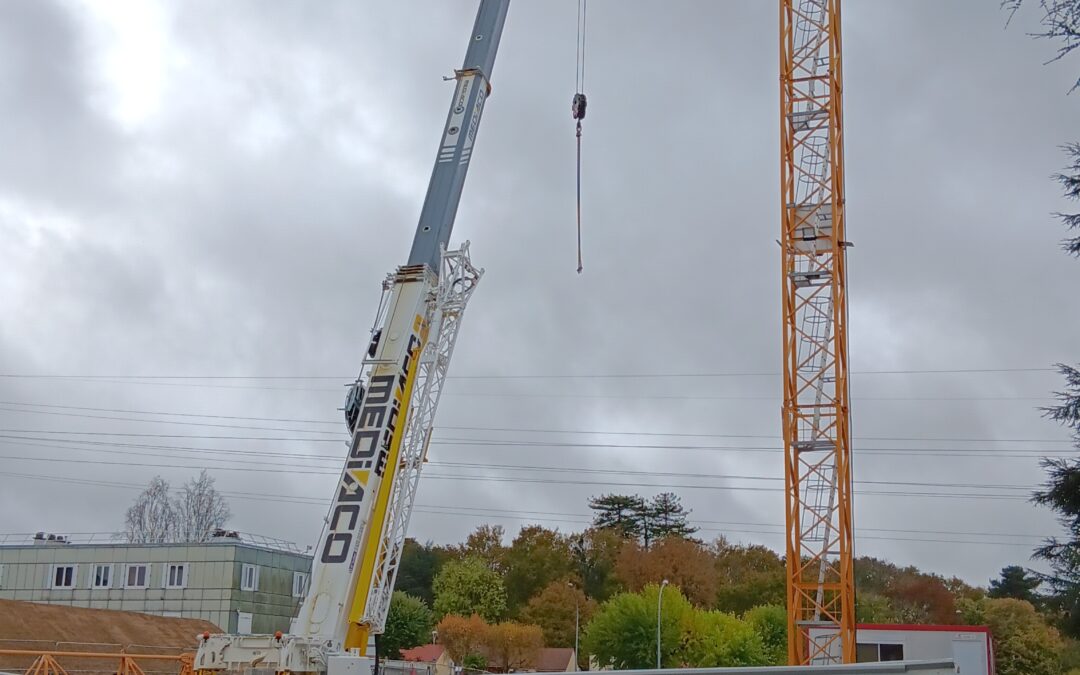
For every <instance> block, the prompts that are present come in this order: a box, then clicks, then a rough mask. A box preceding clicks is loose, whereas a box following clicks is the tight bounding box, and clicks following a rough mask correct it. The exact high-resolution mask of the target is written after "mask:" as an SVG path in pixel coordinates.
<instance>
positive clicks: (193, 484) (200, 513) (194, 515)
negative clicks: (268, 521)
mask: <svg viewBox="0 0 1080 675" xmlns="http://www.w3.org/2000/svg"><path fill="white" fill-rule="evenodd" d="M174 509H175V511H176V515H177V534H178V536H179V538H180V541H183V542H204V541H210V537H211V536H212V535H213V533H214V530H216V529H219V528H221V527H223V526H224V525H225V522H226V521H228V520H229V517H230V516H231V515H232V512H231V511H230V510H229V505H228V503H227V502H226V501H225V498H224V497H222V496H221V493H220V492H218V491H217V489H215V488H214V479H213V478H211V477H210V474H209V473H207V472H206V469H203V470H202V473H200V474H199V476H198V478H192V479H191V480H189V481H188V482H187V483H185V484H184V487H183V488H182V489H181V492H180V495H179V496H177V498H176V502H175V504H174Z"/></svg>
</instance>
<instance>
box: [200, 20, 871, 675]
mask: <svg viewBox="0 0 1080 675" xmlns="http://www.w3.org/2000/svg"><path fill="white" fill-rule="evenodd" d="M509 4H510V0H480V8H479V11H478V12H477V16H476V21H475V24H474V27H473V31H472V35H471V38H470V41H469V47H468V49H467V51H466V54H465V62H464V65H463V66H462V68H461V70H458V71H455V75H454V78H453V79H455V80H456V82H457V84H456V87H455V89H454V96H453V98H452V99H451V103H450V111H449V113H448V115H447V119H446V124H445V126H444V129H443V135H442V139H441V142H440V145H439V149H438V153H437V155H436V160H435V168H434V169H433V171H432V175H431V181H430V183H429V184H428V190H427V196H426V198H425V200H424V205H423V209H422V211H421V214H420V221H419V223H418V225H417V228H416V235H415V237H414V239H413V244H412V249H411V251H410V254H409V259H408V263H407V264H405V265H403V266H401V267H399V268H398V269H397V270H396V271H395V272H393V273H391V274H389V275H388V276H387V278H386V280H385V281H384V283H383V298H382V300H381V302H380V303H379V309H378V311H377V314H376V319H375V323H374V327H373V331H372V339H371V342H370V345H369V348H368V352H367V358H366V359H364V362H363V366H362V368H361V373H360V375H359V376H358V377H357V379H356V382H355V383H354V384H353V386H352V388H351V389H350V391H349V394H348V396H347V398H346V403H345V418H346V425H347V427H348V430H349V433H350V435H351V441H350V443H349V453H348V456H347V458H346V461H345V467H344V469H343V471H342V474H341V479H340V481H339V482H338V485H337V487H336V491H335V494H334V498H333V502H332V504H331V507H330V511H329V514H328V515H327V517H326V521H325V524H324V527H323V530H322V533H321V535H320V538H319V541H318V545H317V548H316V550H315V557H314V561H313V566H312V574H311V581H310V585H309V588H308V589H307V592H306V594H305V597H304V600H303V603H302V604H301V607H300V612H299V614H298V616H297V619H296V620H295V622H294V624H293V626H292V628H291V630H290V633H289V634H288V635H284V634H282V633H281V632H278V633H276V634H275V635H251V636H245V635H211V634H206V633H204V634H203V635H202V636H200V644H199V649H198V653H197V654H196V659H195V664H194V667H195V669H196V670H203V671H219V670H226V669H247V668H260V669H266V670H274V671H277V672H283V671H288V672H294V673H315V672H318V673H328V674H329V675H346V674H348V675H369V674H370V672H371V669H372V667H373V666H374V664H375V659H374V650H373V648H372V644H373V643H372V640H373V637H374V636H375V635H377V634H379V633H381V632H382V630H383V627H384V624H385V621H386V615H387V611H388V610H389V606H390V597H391V594H392V592H393V587H394V580H395V578H396V575H397V569H398V564H399V562H400V560H401V551H402V546H403V544H404V541H405V532H406V529H407V527H408V524H409V517H410V515H411V513H412V507H413V502H414V499H415V495H416V487H417V483H418V481H419V477H420V470H421V467H422V465H423V462H424V458H425V456H426V454H427V448H428V443H429V441H430V439H431V431H432V425H433V423H434V417H435V410H436V408H437V406H438V403H439V396H440V394H441V392H442V386H443V383H444V381H445V378H446V373H447V368H448V366H449V363H450V357H451V356H452V354H453V350H454V343H455V340H456V338H457V334H458V330H459V328H460V326H461V319H462V316H463V313H464V311H465V306H466V304H467V302H468V300H469V298H470V297H471V295H472V292H473V290H474V289H475V287H476V284H477V282H478V281H479V280H480V277H481V275H482V274H483V270H479V269H477V268H475V267H473V265H472V262H471V259H470V256H469V245H468V242H466V243H465V244H464V245H462V246H461V247H460V248H459V249H457V250H448V245H449V240H450V233H451V231H452V229H453V224H454V218H455V216H456V213H457V206H458V202H459V201H460V199H461V191H462V188H463V185H464V182H465V176H466V173H467V171H468V168H469V160H470V159H471V157H472V152H473V147H474V145H475V141H476V134H477V130H478V128H479V125H480V118H481V115H482V113H483V109H484V102H485V100H486V99H487V97H488V95H489V94H490V93H491V87H490V84H489V78H490V76H491V71H492V67H493V65H494V63H495V54H496V52H497V50H498V47H499V40H500V38H501V35H502V29H503V25H504V23H505V20H506V14H507V10H508V8H509ZM779 5H780V46H781V63H780V67H781V74H780V75H781V77H780V88H781V97H780V98H781V194H782V200H783V203H782V228H781V234H782V238H781V240H780V242H779V243H780V245H781V250H782V263H783V271H784V283H783V321H784V326H783V328H784V341H783V344H784V407H783V411H782V414H783V428H784V446H785V486H786V487H785V501H786V504H787V508H786V526H787V556H786V561H787V574H788V576H787V605H788V641H789V644H788V656H789V660H790V662H791V663H792V664H820V663H825V662H830V661H841V660H842V661H844V662H853V661H854V660H855V625H854V617H855V613H854V584H853V580H852V566H851V561H852V531H853V528H852V520H851V469H850V466H851V464H850V426H849V395H848V383H847V375H848V366H847V329H846V325H847V295H846V249H847V247H849V246H850V243H849V242H847V241H846V240H845V215H844V207H845V199H844V171H843V114H842V92H843V87H842V68H841V54H840V0H779ZM579 95H580V94H579ZM583 116H584V97H583V96H582V98H581V99H580V102H579V99H578V96H575V99H574V117H575V119H579V118H580V117H583ZM579 121H580V119H579ZM579 129H580V126H579ZM579 134H580V131H579ZM365 369H366V371H365ZM822 628H825V629H827V630H825V631H821V630H820V629H822Z"/></svg>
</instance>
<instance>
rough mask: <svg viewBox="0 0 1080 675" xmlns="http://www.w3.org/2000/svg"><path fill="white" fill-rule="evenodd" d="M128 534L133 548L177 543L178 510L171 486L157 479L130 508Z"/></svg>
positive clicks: (127, 516) (127, 514) (127, 520)
mask: <svg viewBox="0 0 1080 675" xmlns="http://www.w3.org/2000/svg"><path fill="white" fill-rule="evenodd" d="M124 534H125V536H126V537H127V540H128V541H129V542H131V543H133V544H164V543H168V542H172V541H175V540H176V510H175V508H174V507H173V503H172V500H171V499H170V498H169V484H168V483H167V482H165V479H163V478H162V477H161V476H154V479H153V480H151V481H150V485H149V486H148V487H147V488H146V489H145V490H143V491H142V492H141V493H140V494H139V496H138V497H136V498H135V502H134V503H133V504H132V505H131V506H130V507H128V510H127V513H126V517H125V519H124Z"/></svg>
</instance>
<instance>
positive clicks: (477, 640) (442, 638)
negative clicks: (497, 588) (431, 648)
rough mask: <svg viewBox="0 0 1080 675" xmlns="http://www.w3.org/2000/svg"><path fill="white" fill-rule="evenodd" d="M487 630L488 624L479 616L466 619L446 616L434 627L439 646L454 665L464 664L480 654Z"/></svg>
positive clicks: (475, 615) (455, 615)
mask: <svg viewBox="0 0 1080 675" xmlns="http://www.w3.org/2000/svg"><path fill="white" fill-rule="evenodd" d="M487 630H488V623H487V622H486V621H484V619H483V617H481V616H480V615H479V614H473V615H472V616H469V617H467V618H466V617H464V616H458V615H457V614H447V615H446V616H444V617H443V618H442V620H441V621H439V624H438V625H437V626H436V627H435V631H436V633H437V634H438V636H439V644H441V645H442V646H443V647H444V648H445V649H446V653H447V654H449V655H450V658H451V659H453V660H454V662H455V663H464V662H465V659H466V658H468V657H470V656H476V655H479V654H480V653H481V650H482V648H483V646H484V640H485V639H486V638H487Z"/></svg>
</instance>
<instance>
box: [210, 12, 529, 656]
mask: <svg viewBox="0 0 1080 675" xmlns="http://www.w3.org/2000/svg"><path fill="white" fill-rule="evenodd" d="M509 5H510V0H481V2H480V9H479V11H478V12H477V15H476V21H475V24H474V26H473V31H472V34H471V36H470V38H469V47H468V49H467V51H466V53H465V62H464V64H463V66H462V68H461V70H458V71H455V74H454V78H453V79H454V80H456V86H455V88H454V96H453V99H451V102H450V110H449V112H448V114H447V118H446V124H445V126H444V128H443V133H442V136H441V139H440V142H439V150H438V153H437V155H436V158H435V167H434V169H433V170H432V173H431V181H430V182H429V183H428V190H427V196H426V197H425V199H424V206H423V209H422V210H421V213H420V221H419V223H418V224H417V227H416V235H415V237H414V238H413V244H412V250H411V251H410V253H409V259H408V262H407V263H406V264H405V265H403V266H401V267H399V268H398V269H397V270H396V271H395V272H393V273H391V274H389V275H388V276H387V279H386V281H384V283H383V298H382V301H381V302H380V304H379V311H378V314H377V316H376V319H375V330H374V331H373V335H372V339H371V343H370V346H369V348H368V352H367V358H365V359H364V362H363V367H362V369H361V373H360V375H359V376H358V377H357V379H356V382H355V384H354V385H353V386H352V388H351V389H350V391H349V395H348V397H347V399H346V403H345V418H346V425H347V427H348V430H349V433H350V437H351V438H350V442H349V445H348V448H349V452H348V457H347V458H346V461H345V467H344V468H343V470H342V473H341V478H340V480H339V481H338V484H337V486H336V487H335V489H334V496H333V501H332V503H331V506H330V511H329V514H328V515H327V518H326V522H325V524H324V526H323V530H322V533H321V534H320V537H319V541H318V544H317V546H316V549H315V555H314V561H313V566H312V572H311V581H310V584H309V588H308V589H307V593H306V595H305V597H304V601H303V603H302V604H301V607H300V612H299V614H298V616H297V618H296V620H295V621H294V623H293V626H292V629H291V630H290V633H289V634H288V635H282V634H280V633H279V634H276V635H273V636H270V635H252V636H238V635H210V636H204V637H203V638H202V639H201V642H200V645H199V650H198V654H197V655H196V662H195V669H196V670H224V669H227V668H242V667H251V666H258V667H260V668H268V669H273V670H276V671H291V672H329V673H330V675H338V674H339V673H341V674H344V673H350V674H357V675H365V674H366V672H368V671H369V670H370V668H371V667H372V665H373V664H374V659H373V656H374V654H373V649H372V648H371V640H372V639H373V637H374V635H376V634H379V633H381V632H382V631H383V627H384V624H385V622H386V614H387V611H388V609H389V606H390V596H391V594H392V592H393V588H394V579H395V577H396V575H397V569H398V563H399V561H400V557H401V549H402V545H403V543H404V540H405V531H406V528H407V527H408V522H409V517H410V515H411V513H412V508H413V501H414V497H415V494H416V485H417V481H418V479H419V476H420V469H421V467H422V465H423V461H424V457H425V455H426V454H427V447H428V442H429V440H430V438H431V429H432V424H433V422H434V416H435V410H436V408H437V406H438V402H439V396H440V394H441V391H442V384H443V381H444V379H445V377H446V371H447V367H448V366H449V363H450V357H451V355H452V354H453V348H454V342H455V340H456V337H457V332H458V328H459V327H460V321H461V317H462V314H463V312H464V309H465V305H466V303H467V302H468V299H469V297H470V296H471V295H472V291H473V290H474V288H475V286H476V283H477V281H479V278H480V276H481V274H482V270H477V269H476V268H474V267H473V266H472V264H471V261H470V258H469V251H468V243H466V244H465V245H463V246H462V247H461V248H460V249H458V250H456V251H448V250H447V247H448V243H449V240H450V234H451V231H452V230H453V226H454V219H455V216H456V215H457V207H458V202H459V201H460V200H461V191H462V188H463V187H464V184H465V176H466V174H467V172H468V170H469V160H470V159H471V158H472V153H473V148H474V145H475V142H476V134H477V131H478V129H479V126H480V118H481V115H482V114H483V111H484V102H485V100H486V99H487V97H488V95H489V94H490V93H491V86H490V84H489V78H490V76H491V71H492V68H493V66H494V64H495V55H496V52H497V51H498V48H499V39H500V37H501V36H502V30H503V25H504V23H505V21H506V13H507V10H508V8H509Z"/></svg>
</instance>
